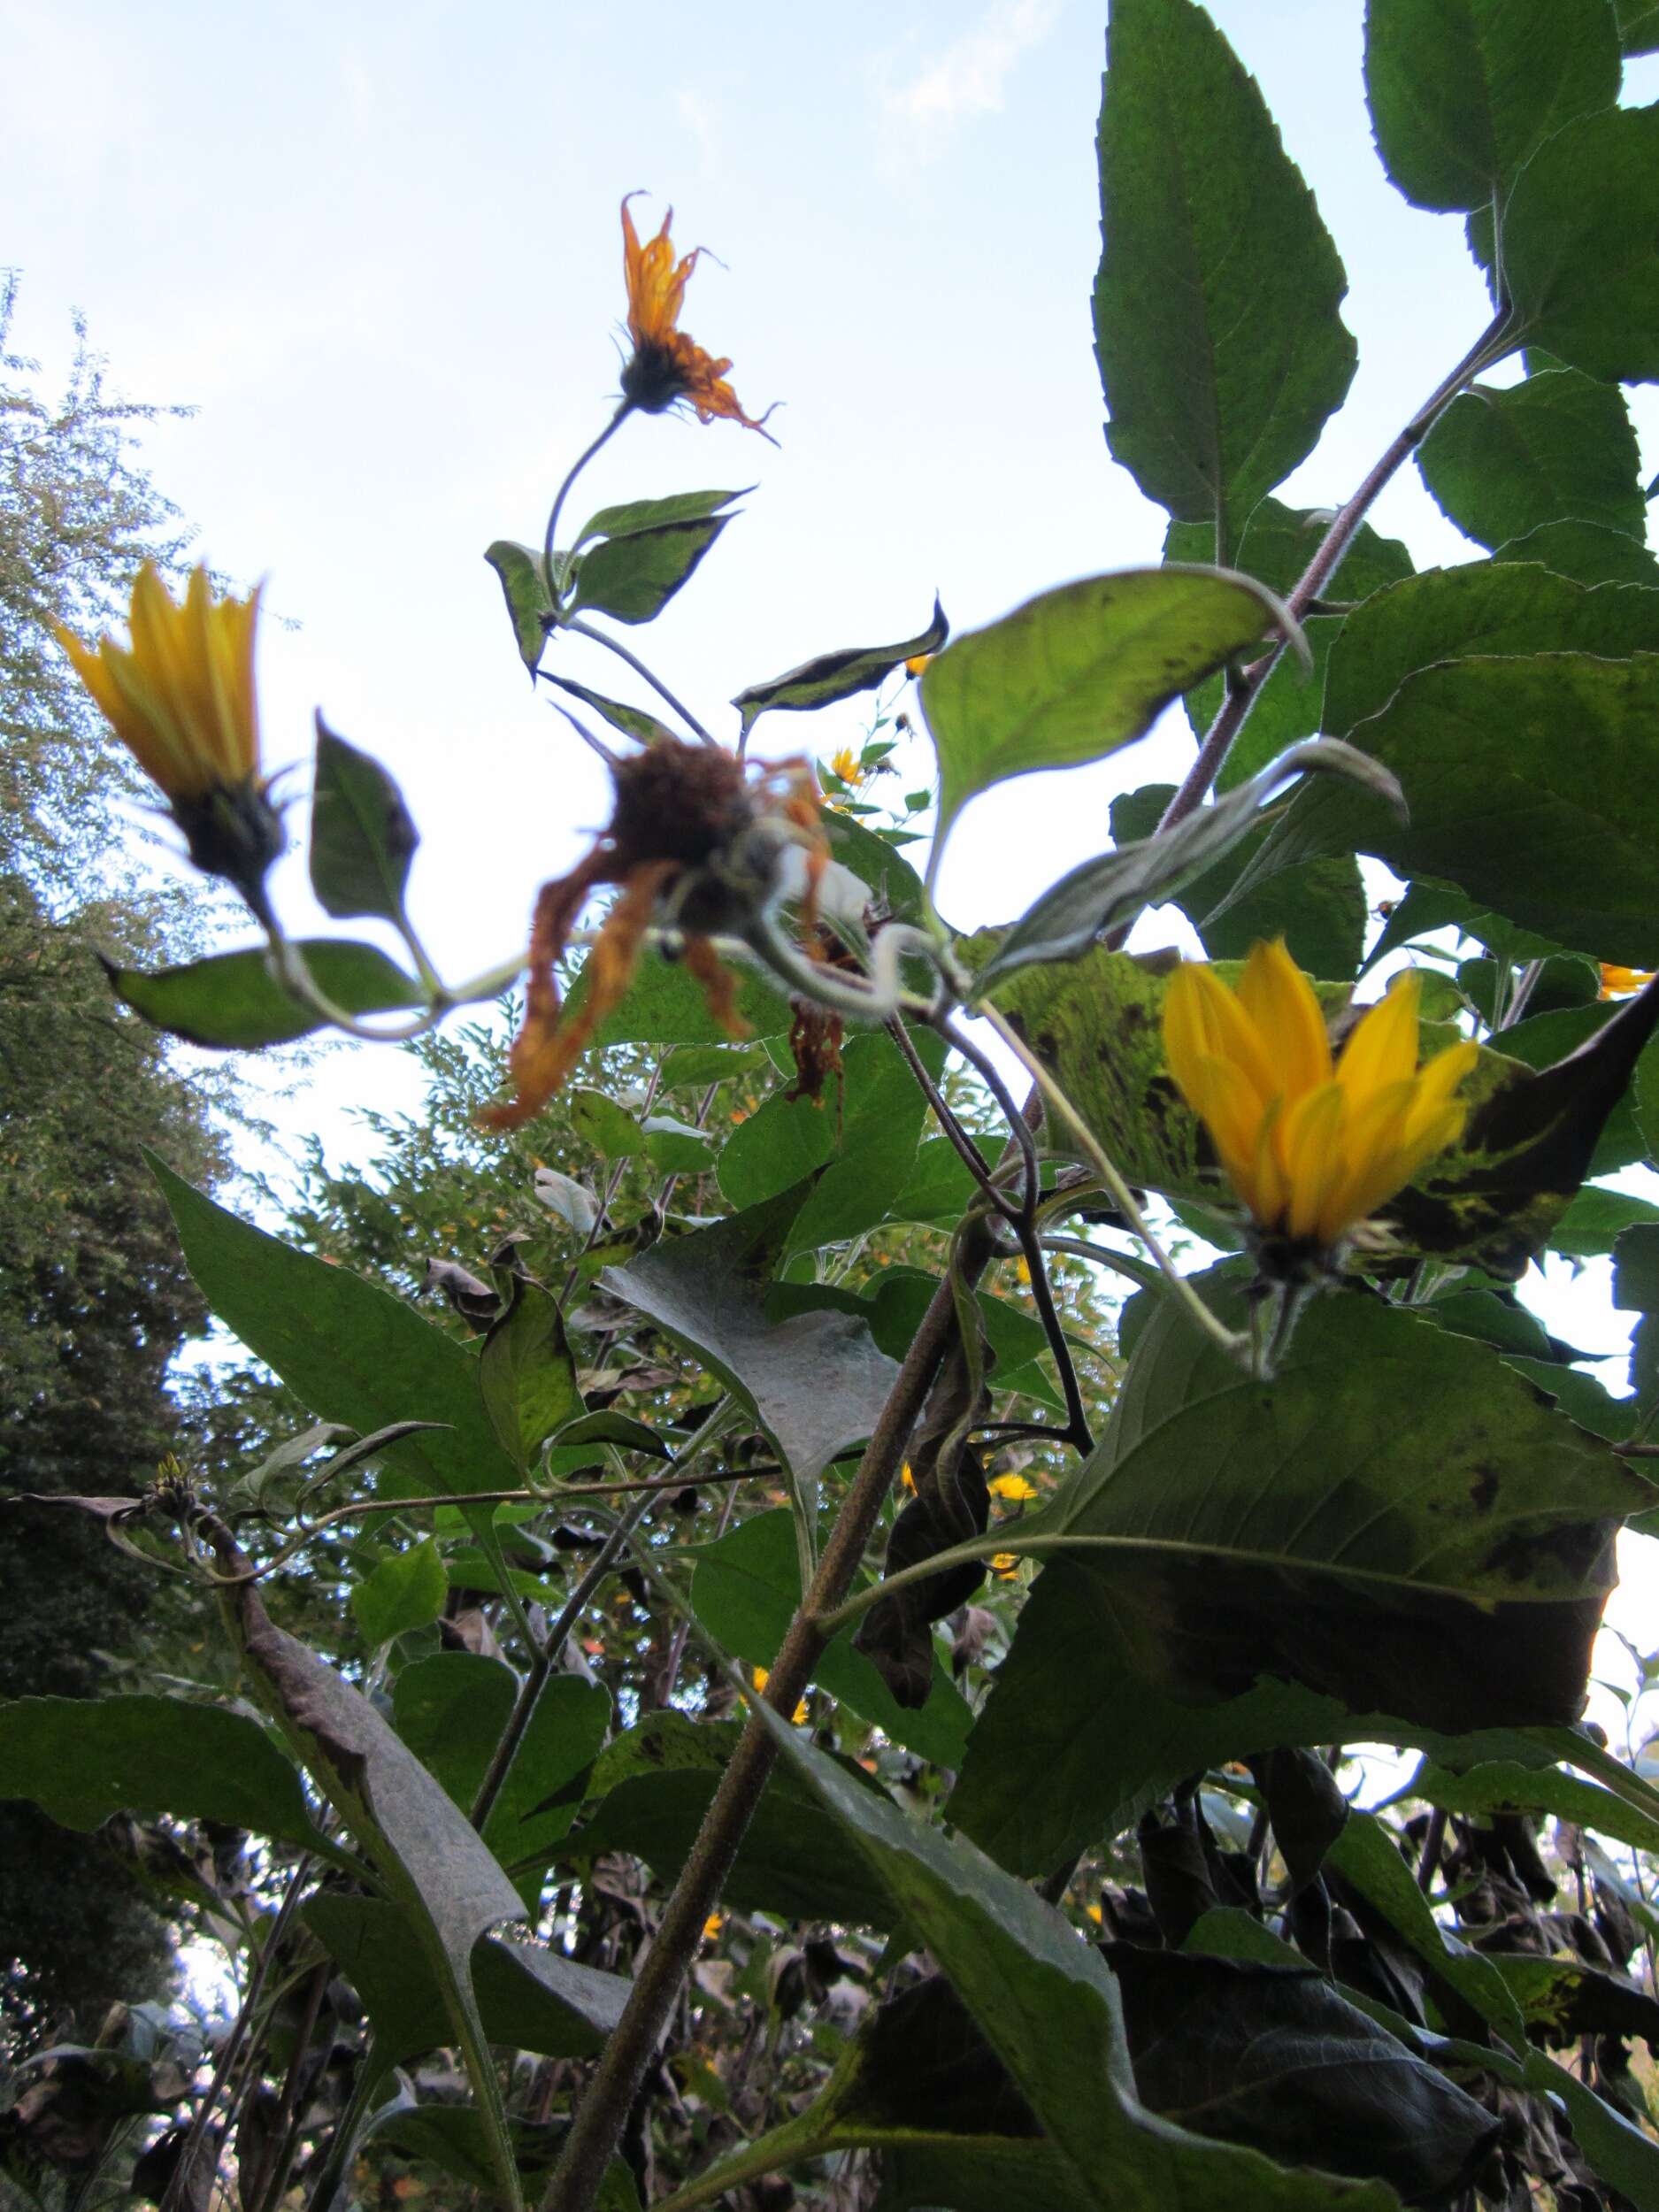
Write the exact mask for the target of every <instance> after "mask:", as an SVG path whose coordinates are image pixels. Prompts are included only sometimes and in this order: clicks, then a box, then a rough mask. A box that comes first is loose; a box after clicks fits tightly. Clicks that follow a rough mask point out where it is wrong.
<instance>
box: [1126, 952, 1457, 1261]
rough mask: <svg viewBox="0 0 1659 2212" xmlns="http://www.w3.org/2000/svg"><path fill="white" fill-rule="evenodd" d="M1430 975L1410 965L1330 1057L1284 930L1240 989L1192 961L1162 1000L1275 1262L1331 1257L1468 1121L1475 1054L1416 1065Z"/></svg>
mask: <svg viewBox="0 0 1659 2212" xmlns="http://www.w3.org/2000/svg"><path fill="white" fill-rule="evenodd" d="M1420 989H1421V985H1420V980H1419V979H1418V977H1417V973H1416V972H1415V971H1413V972H1408V973H1407V974H1405V975H1402V976H1401V977H1400V978H1398V979H1397V980H1396V981H1395V982H1394V986H1393V987H1392V988H1391V989H1390V990H1389V992H1388V993H1387V995H1386V997H1384V998H1382V999H1381V1000H1379V1002H1378V1003H1377V1004H1376V1005H1375V1006H1373V1007H1371V1008H1370V1009H1369V1010H1367V1011H1366V1012H1365V1013H1364V1014H1363V1016H1362V1017H1361V1018H1360V1020H1359V1021H1358V1022H1356V1025H1355V1026H1354V1028H1353V1030H1352V1032H1351V1033H1350V1034H1349V1036H1348V1041H1347V1043H1346V1044H1345V1045H1344V1047H1343V1048H1342V1051H1341V1054H1340V1057H1338V1058H1336V1059H1335V1060H1334V1061H1333V1056H1332V1052H1331V1045H1330V1040H1329V1038H1328V1036H1327V1035H1326V1033H1325V1017H1324V1015H1323V1014H1322V1013H1321V1012H1320V1010H1319V1002H1318V1000H1317V997H1316V996H1315V995H1314V990H1313V986H1312V985H1311V984H1310V982H1309V980H1308V979H1307V977H1306V976H1304V975H1303V974H1302V971H1301V969H1300V968H1298V967H1297V966H1296V964H1295V963H1294V961H1293V960H1292V959H1291V957H1290V955H1289V954H1288V953H1287V952H1286V949H1285V946H1284V943H1283V941H1282V940H1279V941H1275V942H1274V943H1272V944H1258V945H1256V946H1255V947H1254V948H1253V949H1252V950H1251V953H1250V956H1249V958H1248V960H1247V961H1246V962H1245V964H1244V972H1243V974H1242V975H1241V976H1240V979H1239V987H1238V989H1237V990H1236V991H1234V990H1233V989H1232V988H1230V987H1229V986H1228V985H1226V984H1225V983H1224V982H1223V981H1222V980H1221V979H1220V977H1219V976H1217V974H1216V972H1215V971H1214V970H1213V969H1212V968H1210V967H1209V966H1207V965H1205V964H1203V963H1202V962H1198V961H1192V962H1187V963H1186V964H1183V965H1182V966H1181V967H1180V968H1179V970H1178V971H1177V972H1176V973H1175V975H1174V976H1173V977H1172V978H1171V982H1170V989H1169V995H1168V997H1167V998H1166V1000H1165V1002H1164V1049H1165V1051H1166V1053H1167V1055H1168V1058H1169V1065H1170V1073H1171V1076H1172V1077H1173V1078H1174V1079H1175V1084H1176V1087H1177V1088H1178V1089H1179V1092H1180V1094H1181V1095H1182V1097H1183V1098H1184V1099H1185V1100H1186V1101H1187V1104H1188V1105H1189V1106H1190V1107H1191V1108H1192V1109H1193V1110H1194V1112H1195V1113H1196V1114H1197V1115H1198V1117H1199V1118H1200V1119H1201V1120H1202V1123H1203V1125H1204V1126H1205V1128H1206V1129H1207V1130H1208V1131H1209V1133H1210V1141H1211V1142H1212V1143H1213V1144H1214V1146H1215V1148H1216V1151H1217V1155H1218V1156H1219V1158H1220V1161H1221V1164H1222V1167H1223V1168H1224V1169H1225V1172H1226V1176H1227V1179H1228V1181H1229V1182H1231V1184H1232V1185H1233V1189H1234V1190H1235V1191H1237V1193H1238V1194H1239V1196H1240V1198H1241V1199H1242V1200H1243V1201H1244V1202H1245V1204H1246V1205H1247V1206H1248V1208H1249V1210H1250V1213H1251V1215H1252V1216H1253V1217H1254V1219H1255V1222H1256V1227H1257V1229H1258V1231H1259V1232H1261V1233H1262V1237H1263V1240H1265V1241H1264V1245H1263V1253H1264V1256H1265V1257H1266V1258H1268V1259H1269V1260H1271V1262H1272V1263H1273V1265H1274V1267H1275V1270H1276V1271H1280V1272H1284V1273H1287V1274H1288V1273H1294V1272H1296V1271H1299V1270H1300V1271H1305V1270H1306V1268H1307V1267H1309V1266H1310V1265H1312V1266H1316V1267H1317V1266H1322V1265H1324V1264H1325V1263H1326V1261H1327V1259H1328V1256H1329V1255H1330V1253H1331V1252H1332V1250H1333V1248H1334V1247H1335V1246H1337V1245H1338V1244H1339V1243H1340V1240H1342V1239H1343V1238H1344V1237H1345V1236H1346V1235H1347V1234H1348V1232H1349V1231H1350V1230H1352V1229H1353V1228H1354V1227H1355V1226H1356V1225H1357V1224H1358V1223H1360V1222H1362V1221H1363V1220H1365V1219H1366V1217H1368V1216H1370V1215H1371V1214H1372V1213H1373V1212H1374V1211H1375V1210H1376V1209H1377V1208H1378V1207H1379V1206H1380V1205H1382V1204H1383V1203H1384V1202H1386V1200H1388V1199H1390V1198H1392V1197H1393V1196H1394V1193H1395V1192H1396V1191H1397V1190H1401V1189H1402V1188H1403V1187H1404V1186H1405V1185H1406V1184H1407V1183H1409V1181H1410V1179H1411V1178H1412V1177H1413V1176H1414V1175H1415V1174H1416V1173H1417V1170H1418V1169H1419V1168H1420V1167H1421V1166H1422V1165H1423V1164H1424V1163H1425V1161H1427V1160H1430V1159H1432V1157H1433V1156H1434V1155H1435V1154H1436V1153H1437V1152H1440V1151H1441V1150H1443V1149H1444V1148H1445V1147H1446V1146H1447V1145H1448V1144H1450V1143H1451V1141H1453V1139H1454V1138H1455V1137H1456V1136H1457V1134H1458V1133H1459V1132H1460V1131H1461V1130H1462V1128H1463V1121H1464V1118H1465V1115H1466V1113H1467V1111H1468V1110H1467V1108H1466V1107H1465V1106H1464V1105H1463V1104H1462V1103H1461V1102H1459V1101H1457V1100H1455V1098H1454V1097H1453V1095H1452V1094H1453V1093H1454V1091H1455V1089H1456V1088H1457V1086H1458V1085H1459V1084H1460V1083H1461V1082H1462V1081H1463V1078H1464V1076H1466V1075H1467V1074H1468V1072H1469V1071H1470V1069H1471V1068H1472V1067H1473V1065H1474V1064H1475V1060H1476V1057H1477V1052H1476V1048H1475V1047H1474V1046H1473V1045H1472V1044H1470V1043H1466V1042H1465V1043H1461V1044H1455V1045H1448V1047H1447V1048H1446V1049H1445V1050H1444V1051H1443V1052H1440V1053H1437V1054H1436V1055H1435V1056H1434V1058H1433V1059H1432V1060H1431V1061H1430V1062H1429V1063H1428V1064H1427V1065H1426V1066H1425V1067H1424V1068H1422V1069H1421V1070H1419V1068H1418V1066H1417V1002H1418V997H1419V994H1420Z"/></svg>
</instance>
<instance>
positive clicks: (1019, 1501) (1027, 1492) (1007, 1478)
mask: <svg viewBox="0 0 1659 2212" xmlns="http://www.w3.org/2000/svg"><path fill="white" fill-rule="evenodd" d="M986 1487H987V1489H988V1490H989V1492H990V1494H991V1495H992V1496H993V1497H994V1498H1005V1499H1006V1500H1007V1501H1008V1502H1009V1504H1010V1505H1029V1504H1030V1503H1031V1502H1032V1500H1033V1498H1034V1497H1035V1496H1036V1494H1037V1486H1036V1484H1035V1483H1034V1482H1027V1481H1026V1479H1025V1476H1024V1475H996V1476H995V1477H993V1479H992V1480H991V1481H990V1482H988V1483H987V1485H986Z"/></svg>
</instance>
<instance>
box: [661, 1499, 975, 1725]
mask: <svg viewBox="0 0 1659 2212" xmlns="http://www.w3.org/2000/svg"><path fill="white" fill-rule="evenodd" d="M695 1558H696V1574H695V1579H694V1581H693V1584H692V1591H691V1596H692V1604H693V1606H694V1608H695V1612H696V1616H697V1618H698V1619H699V1620H700V1621H701V1622H702V1623H703V1626H704V1627H705V1628H706V1629H707V1630H708V1632H709V1633H710V1635H711V1636H712V1637H713V1638H714V1640H715V1641H716V1642H717V1643H718V1644H720V1645H722V1646H723V1647H725V1649H726V1650H727V1651H729V1652H730V1653H732V1654H733V1656H734V1657H736V1658H739V1659H741V1660H744V1661H746V1662H747V1663H749V1665H750V1666H760V1667H768V1668H769V1667H770V1666H771V1665H772V1661H773V1660H774V1659H775V1658H776V1657H777V1655H778V1649H779V1647H780V1645H781V1643H782V1642H783V1640H784V1637H785V1635H786V1633H787V1631H788V1627H789V1623H790V1622H791V1620H793V1619H794V1617H795V1612H796V1609H798V1607H799V1605H800V1602H801V1566H800V1558H799V1555H798V1553H797V1550H796V1548H795V1530H794V1526H793V1524H792V1522H791V1518H790V1516H789V1515H788V1514H787V1513H786V1512H781V1511H780V1512H775V1513H759V1514H757V1515H755V1516H754V1517H752V1518H751V1519H749V1520H747V1521H744V1522H742V1523H741V1524H740V1525H738V1526H737V1527H736V1528H734V1529H733V1530H732V1531H731V1532H730V1533H729V1534H728V1535H726V1536H723V1537H721V1538H720V1539H719V1540H718V1542H716V1543H712V1544H706V1545H703V1546H701V1547H700V1548H698V1550H697V1552H696V1555H695ZM812 1679H813V1680H814V1681H815V1682H816V1683H818V1685H819V1686H820V1687H821V1688H823V1689H825V1690H827V1691H828V1692H829V1694H830V1695H831V1696H832V1697H833V1698H834V1699H835V1701H836V1702H837V1703H838V1704H841V1705H845V1706H847V1707H848V1708H849V1709H850V1710H851V1711H852V1712H855V1713H856V1714H857V1715H858V1716H859V1717H860V1718H861V1719H864V1720H867V1721H869V1722H870V1723H871V1724H872V1726H874V1727H877V1728H879V1729H880V1730H881V1732H882V1733H883V1734H884V1735H886V1736H888V1737H890V1738H891V1739H892V1740H893V1741H894V1742H895V1743H902V1744H903V1745H905V1746H906V1747H908V1748H909V1749H910V1750H911V1751H914V1752H915V1753H917V1754H918V1756H919V1757H921V1758H924V1759H931V1760H932V1761H933V1764H934V1765H935V1766H941V1767H949V1768H952V1769H954V1768H956V1767H957V1766H959V1765H960V1764H961V1763H962V1754H963V1750H964V1746H965V1745H966V1743H967V1740H968V1729H969V1726H970V1724H971V1720H972V1716H971V1715H970V1713H969V1711H968V1708H967V1705H966V1704H965V1702H964V1700H963V1698H962V1696H961V1694H960V1693H959V1692H958V1691H957V1689H956V1686H955V1684H954V1683H953V1682H952V1681H951V1679H950V1678H949V1674H948V1673H947V1672H946V1671H945V1670H944V1668H943V1666H942V1665H941V1663H940V1661H939V1659H938V1657H937V1655H935V1657H934V1661H933V1689H932V1691H931V1692H930V1694H929V1695H928V1699H927V1702H926V1704H925V1705H923V1706H920V1707H919V1708H918V1709H915V1710H913V1711H909V1710H906V1709H905V1708H904V1707H903V1706H902V1705H899V1704H898V1703H897V1702H896V1701H895V1699H894V1696H893V1694H892V1692H891V1691H890V1690H889V1689H888V1688H887V1684H886V1683H885V1682H884V1681H883V1680H882V1678H881V1677H880V1675H879V1673H878V1672H877V1671H876V1669H875V1667H874V1666H873V1665H872V1663H871V1662H870V1661H869V1660H868V1659H867V1658H865V1656H864V1654H863V1652H861V1651H855V1650H854V1649H853V1645H852V1631H851V1629H850V1628H848V1629H843V1630H842V1631H841V1633H840V1634H839V1635H837V1636H836V1637H834V1638H833V1640H832V1641H831V1642H830V1643H829V1645H828V1646H827V1647H826V1649H825V1652H824V1655H823V1656H822V1657H821V1658H820V1659H819V1661H818V1665H817V1667H816V1668H815V1669H814V1671H813V1676H812Z"/></svg>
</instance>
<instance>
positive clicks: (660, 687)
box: [560, 614, 719, 750]
mask: <svg viewBox="0 0 1659 2212" xmlns="http://www.w3.org/2000/svg"><path fill="white" fill-rule="evenodd" d="M560 627H561V628H563V629H565V630H568V631H569V632H570V633H571V634H572V636H573V637H585V638H588V640H590V641H591V642H592V643H594V644H595V645H603V646H604V647H605V648H606V649H607V650H608V651H610V652H612V653H614V654H615V655H616V657H617V658H618V660H619V661H626V663H627V664H628V666H629V667H630V668H631V669H632V670H633V671H634V674H635V675H636V676H638V677H640V678H641V680H643V681H644V682H646V683H648V684H649V686H650V687H651V689H652V690H653V691H654V692H655V693H656V694H657V697H658V698H659V699H661V700H663V701H664V702H665V703H667V704H668V705H669V706H671V707H672V709H673V710H674V712H675V713H676V714H677V715H678V716H679V717H680V720H681V721H682V722H683V723H684V724H685V726H686V727H687V729H688V730H695V732H696V733H697V735H698V736H699V737H700V738H701V739H702V740H703V743H704V744H705V745H712V746H714V747H715V748H716V749H717V750H718V745H719V741H718V739H717V738H714V737H711V736H710V733H709V732H708V731H707V730H705V729H704V728H703V725H702V723H701V722H699V721H698V719H697V718H696V716H695V714H694V713H693V712H692V711H691V709H690V708H689V707H688V706H686V705H684V704H683V703H681V702H680V700H678V699H676V698H675V696H674V695H673V693H672V691H671V690H670V689H669V688H668V686H667V685H666V684H665V683H664V682H663V680H662V679H661V678H660V677H658V676H654V675H653V674H652V673H651V671H650V670H649V668H648V667H647V666H646V665H645V663H644V662H643V661H642V660H641V658H640V657H639V655H638V654H637V653H631V652H630V651H629V650H628V649H627V647H626V645H624V644H623V642H622V641H621V639H620V638H614V637H611V635H610V634H608V633H607V632H606V631H603V630H595V628H594V626H593V625H592V623H591V622H584V621H583V620H582V618H581V617H580V615H579V614H573V615H572V617H571V618H570V620H569V621H568V622H565V623H563V624H561V625H560Z"/></svg>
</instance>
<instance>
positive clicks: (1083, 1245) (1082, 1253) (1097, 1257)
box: [1042, 1234, 1158, 1290]
mask: <svg viewBox="0 0 1659 2212" xmlns="http://www.w3.org/2000/svg"><path fill="white" fill-rule="evenodd" d="M1042 1248H1043V1250H1044V1251H1045V1252H1063V1253H1064V1255H1065V1256H1066V1257H1067V1258H1068V1259H1074V1260H1093V1261H1094V1264H1095V1265H1096V1266H1097V1267H1110V1268H1112V1269H1114V1270H1115V1271H1117V1272H1118V1274H1119V1275H1126V1276H1127V1277H1128V1278H1129V1280H1130V1281H1131V1282H1132V1283H1139V1284H1140V1286H1141V1289H1142V1290H1156V1288H1157V1282H1158V1271H1157V1269H1156V1267H1152V1266H1149V1265H1148V1263H1147V1262H1146V1261H1145V1260H1137V1259H1134V1258H1132V1257H1131V1256H1130V1255H1129V1254H1128V1253H1127V1252H1114V1251H1112V1250H1111V1249H1110V1247H1108V1246H1106V1245H1103V1244H1091V1243H1090V1242H1089V1240H1088V1239H1087V1237H1063V1236H1049V1235H1047V1234H1045V1236H1044V1237H1043V1240H1042Z"/></svg>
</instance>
